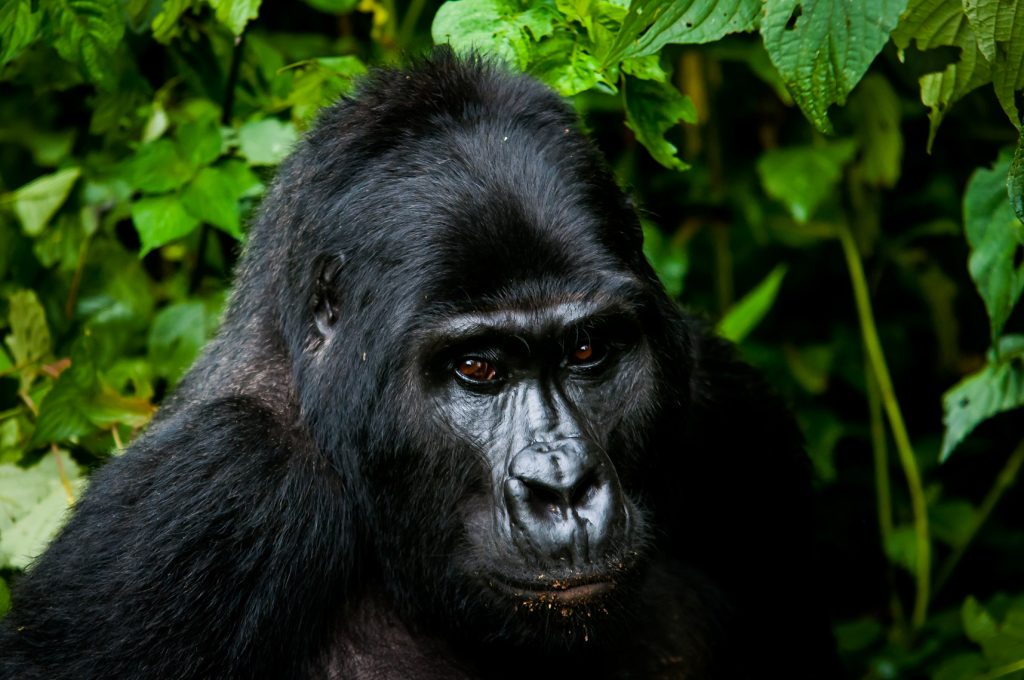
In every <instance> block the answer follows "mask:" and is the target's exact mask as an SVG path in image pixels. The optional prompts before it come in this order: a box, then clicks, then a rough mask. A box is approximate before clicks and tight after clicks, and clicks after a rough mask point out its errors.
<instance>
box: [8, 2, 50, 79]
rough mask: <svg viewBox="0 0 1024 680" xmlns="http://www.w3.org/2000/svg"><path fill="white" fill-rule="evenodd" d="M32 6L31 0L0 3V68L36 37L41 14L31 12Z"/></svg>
mask: <svg viewBox="0 0 1024 680" xmlns="http://www.w3.org/2000/svg"><path fill="white" fill-rule="evenodd" d="M32 6H33V3H32V0H5V2H3V3H0V68H3V66H4V64H6V63H7V62H9V61H11V60H12V59H14V58H15V57H17V56H18V55H19V54H20V53H21V51H22V50H23V49H25V48H26V47H28V46H29V45H31V44H32V43H33V42H34V41H35V39H36V38H37V37H38V35H39V25H40V22H41V20H42V16H43V13H42V12H38V11H36V12H33V11H32Z"/></svg>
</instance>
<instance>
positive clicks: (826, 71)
mask: <svg viewBox="0 0 1024 680" xmlns="http://www.w3.org/2000/svg"><path fill="white" fill-rule="evenodd" d="M906 6H907V0H860V1H859V2H850V0H766V2H765V9H764V11H765V16H764V19H763V20H762V22H761V34H762V35H763V37H764V44H765V47H766V48H767V49H768V55H769V56H770V57H771V59H772V63H773V64H775V68H777V69H778V71H779V74H780V75H781V76H782V79H783V80H784V81H785V83H786V86H787V87H788V88H789V91H790V92H791V93H792V94H793V99H795V100H796V102H797V104H799V105H800V108H801V109H802V110H803V112H804V114H805V115H806V116H807V118H808V119H809V120H810V121H811V122H812V123H814V125H815V126H816V127H817V128H818V129H819V130H821V131H822V132H828V133H831V132H832V123H831V122H830V121H829V118H828V109H829V107H830V106H832V105H833V104H845V103H846V97H847V95H849V94H850V92H851V91H852V90H853V88H854V87H855V86H856V85H857V83H858V82H859V81H860V79H861V77H863V75H864V73H865V72H866V71H867V69H868V66H870V65H871V62H872V61H874V59H875V56H877V55H878V53H879V52H880V51H881V49H882V47H883V46H885V43H886V42H887V41H888V40H889V33H891V32H892V30H893V29H894V28H895V27H896V24H897V22H898V21H899V17H900V13H901V12H902V11H903V10H904V8H905V7H906Z"/></svg>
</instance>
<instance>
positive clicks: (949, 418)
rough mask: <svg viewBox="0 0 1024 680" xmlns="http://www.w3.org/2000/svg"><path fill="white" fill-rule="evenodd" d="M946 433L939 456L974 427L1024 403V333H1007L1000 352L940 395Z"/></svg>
mask: <svg viewBox="0 0 1024 680" xmlns="http://www.w3.org/2000/svg"><path fill="white" fill-rule="evenodd" d="M942 405H943V411H944V412H945V415H944V418H943V421H944V422H945V425H946V434H945V436H944V437H943V440H942V451H941V453H940V454H939V459H940V460H943V461H944V460H946V459H947V458H949V456H950V454H952V453H953V451H954V449H956V447H957V446H958V445H959V444H960V442H962V441H963V440H964V439H965V438H966V437H967V435H969V434H970V433H971V431H973V430H974V428H975V427H977V426H978V425H980V424H981V423H983V422H985V421H986V420H988V419H989V418H991V417H993V416H995V415H998V414H1000V413H1004V412H1006V411H1012V410H1014V409H1018V408H1021V407H1024V336H1021V335H1008V336H1006V337H1003V338H1002V339H1001V340H1000V342H999V352H998V355H997V354H996V353H994V352H993V353H992V354H991V356H990V357H989V361H988V363H987V364H985V367H984V368H982V369H981V370H980V371H978V372H977V373H974V374H973V375H970V376H967V377H966V378H964V379H963V380H961V381H960V382H959V383H957V384H956V385H954V386H953V387H952V388H951V389H950V390H949V391H948V392H946V394H945V395H944V396H943V397H942Z"/></svg>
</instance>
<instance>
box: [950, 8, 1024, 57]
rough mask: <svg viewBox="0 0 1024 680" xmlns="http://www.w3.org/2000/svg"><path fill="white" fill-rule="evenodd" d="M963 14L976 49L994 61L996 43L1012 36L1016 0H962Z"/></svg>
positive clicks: (1017, 10)
mask: <svg viewBox="0 0 1024 680" xmlns="http://www.w3.org/2000/svg"><path fill="white" fill-rule="evenodd" d="M962 1H963V9H964V14H965V15H966V16H967V20H968V21H970V22H971V28H972V29H973V30H974V37H975V38H976V39H977V41H978V49H980V50H981V53H982V54H983V55H985V59H987V60H989V61H995V59H996V45H997V44H998V43H1001V42H1006V41H1007V40H1010V39H1011V38H1012V37H1013V29H1014V26H1013V25H1014V21H1015V20H1016V15H1017V14H1018V12H1020V8H1019V5H1020V3H1019V2H1017V0H962Z"/></svg>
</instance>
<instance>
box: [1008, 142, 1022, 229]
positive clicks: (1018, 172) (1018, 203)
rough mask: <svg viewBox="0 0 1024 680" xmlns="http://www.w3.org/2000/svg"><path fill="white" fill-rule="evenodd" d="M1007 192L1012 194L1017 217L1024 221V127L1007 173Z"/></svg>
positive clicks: (1011, 199) (1012, 202)
mask: <svg viewBox="0 0 1024 680" xmlns="http://www.w3.org/2000/svg"><path fill="white" fill-rule="evenodd" d="M1006 193H1007V194H1009V196H1010V205H1012V206H1013V212H1014V213H1015V214H1016V215H1017V219H1018V220H1020V221H1021V222H1024V128H1022V129H1021V131H1020V136H1019V138H1018V139H1017V149H1016V150H1015V151H1014V152H1013V160H1012V161H1011V162H1010V172H1009V173H1008V174H1007V175H1006Z"/></svg>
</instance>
